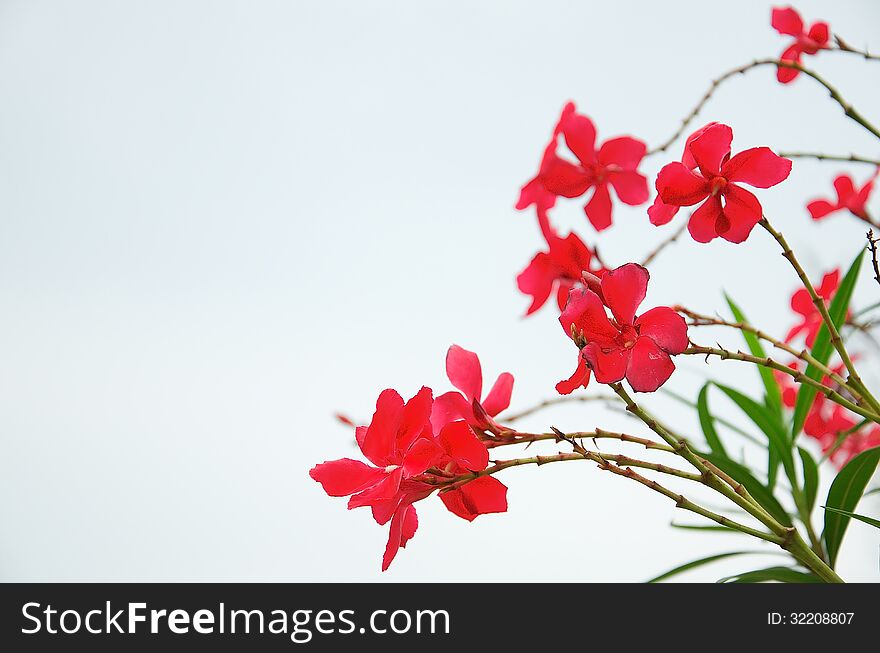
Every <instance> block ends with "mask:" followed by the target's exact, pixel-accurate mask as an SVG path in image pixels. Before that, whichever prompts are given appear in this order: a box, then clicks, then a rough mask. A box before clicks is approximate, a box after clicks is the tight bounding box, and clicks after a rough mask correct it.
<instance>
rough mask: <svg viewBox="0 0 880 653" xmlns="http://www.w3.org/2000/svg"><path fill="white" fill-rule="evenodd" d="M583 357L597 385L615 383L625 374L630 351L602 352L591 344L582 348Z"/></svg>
mask: <svg viewBox="0 0 880 653" xmlns="http://www.w3.org/2000/svg"><path fill="white" fill-rule="evenodd" d="M583 356H584V360H586V361H587V365H589V366H590V368H591V369H592V370H593V373H595V375H596V380H597V381H598V382H599V383H616V382H617V381H620V380H621V379H622V378H623V377H624V375H625V374H626V367H627V364H628V363H629V356H630V350H629V349H625V348H623V347H615V348H609V349H605V350H603V349H602V348H601V347H600V346H599V345H597V344H596V343H594V342H591V343H589V344H588V345H587V346H586V347H584V348H583Z"/></svg>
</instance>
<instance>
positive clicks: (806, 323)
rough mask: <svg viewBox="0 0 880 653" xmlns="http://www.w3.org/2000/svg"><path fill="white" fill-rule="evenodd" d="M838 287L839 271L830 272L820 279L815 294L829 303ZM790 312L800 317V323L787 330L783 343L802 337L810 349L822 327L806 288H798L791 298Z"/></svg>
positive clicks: (820, 319) (819, 316)
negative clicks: (820, 281)
mask: <svg viewBox="0 0 880 653" xmlns="http://www.w3.org/2000/svg"><path fill="white" fill-rule="evenodd" d="M839 285H840V269H836V270H832V271H831V272H829V273H828V274H826V275H825V276H823V277H822V283H821V285H819V287H818V288H816V294H818V295H819V297H821V298H822V299H824V300H825V301H826V302H830V301H831V299H832V297H834V293H835V292H837V287H838V286H839ZM791 310H793V311H794V312H795V313H798V314H799V315H800V316H801V321H800V322H799V323H798V324H796V325H794V326H793V327H792V328H791V329H790V330H789V332H788V335H786V336H785V342H791V341H792V340H794V339H795V338H797V337H798V336H800V335H804V337H805V339H806V343H807V347H812V346H813V341H814V340H815V339H816V334H818V333H819V329H820V328H821V327H822V316H821V315H820V314H819V311H818V310H817V309H816V305H815V304H814V303H813V299H812V297H810V293H809V292H808V291H807V289H806V288H799V289H798V290H796V291H795V293H794V294H793V295H792V296H791Z"/></svg>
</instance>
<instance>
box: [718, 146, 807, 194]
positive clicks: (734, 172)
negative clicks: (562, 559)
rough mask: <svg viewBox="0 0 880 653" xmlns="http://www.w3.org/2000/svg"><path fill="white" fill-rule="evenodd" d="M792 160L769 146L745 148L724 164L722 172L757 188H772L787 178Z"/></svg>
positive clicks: (727, 176) (728, 176)
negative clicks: (774, 151) (776, 152)
mask: <svg viewBox="0 0 880 653" xmlns="http://www.w3.org/2000/svg"><path fill="white" fill-rule="evenodd" d="M789 173H791V161H789V160H788V159H784V158H783V157H781V156H779V155H777V154H774V153H773V151H772V150H771V149H770V148H769V147H753V148H751V149H748V150H744V151H742V152H740V153H739V154H737V155H736V156H734V157H733V158H732V159H730V161H728V162H727V163H725V164H724V167H723V169H722V174H723V175H724V176H725V177H726V178H727V180H728V181H738V182H742V183H744V184H749V185H750V186H755V187H756V188H770V187H771V186H775V185H776V184H778V183H781V182H782V181H784V180H786V179H787V178H788V175H789Z"/></svg>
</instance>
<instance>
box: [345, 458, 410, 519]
mask: <svg viewBox="0 0 880 653" xmlns="http://www.w3.org/2000/svg"><path fill="white" fill-rule="evenodd" d="M383 472H384V470H383ZM402 479H403V468H401V467H398V468H397V469H395V470H394V471H392V472H391V473H390V474H387V473H386V474H385V478H384V479H383V480H382V481H380V482H379V483H377V484H376V485H374V486H373V487H371V488H367V489H366V490H363V491H362V492H360V493H358V494H355V495H353V496H352V497H351V498H350V499H349V500H348V509H349V510H354V509H355V508H361V507H363V506H371V505H373V504H374V503H379V502H384V501H388V500H389V499H391V498H393V497H394V495H396V494H397V490H399V489H400V481H401V480H402Z"/></svg>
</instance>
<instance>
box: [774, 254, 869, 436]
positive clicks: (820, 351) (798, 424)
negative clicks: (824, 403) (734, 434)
mask: <svg viewBox="0 0 880 653" xmlns="http://www.w3.org/2000/svg"><path fill="white" fill-rule="evenodd" d="M864 255H865V252H864V250H862V251H861V252H860V253H859V255H858V256H857V257H856V260H855V261H853V263H852V265H851V266H850V268H849V270H848V271H847V273H846V276H844V277H843V281H841V282H840V286H839V287H838V288H837V292H836V293H834V298H833V299H832V300H831V305H830V306H829V307H828V313H829V315H831V321H832V322H833V323H834V325H835V326H836V327H837V328H838V330H839V329H840V326H841V325H842V324H843V321H844V320H845V319H846V312H847V310H848V309H849V302H850V299H852V294H853V290H855V287H856V281H857V280H858V277H859V269H860V268H861V265H862V257H863V256H864ZM833 350H834V345H833V344H832V343H831V334H830V333H829V332H828V327H827V326H826V325H825V324H824V323H823V324H822V326H821V328H820V329H819V333H818V334H817V335H816V339H815V340H814V341H813V350H812V352H810V353H811V354H812V355H813V358H815V359H816V360H817V361H819V362H820V363H822V365H827V364H828V360H829V359H830V358H831V352H832V351H833ZM805 374H806V375H807V376H808V377H809V378H811V379H813V380H814V381H821V380H822V376H823V375H822V372H821V371H820V370H819V369H818V368H816V367H814V366H813V365H807V370H806V372H805ZM800 385H801V387H800V389H799V390H798V394H797V399H796V400H795V404H794V417H793V418H792V425H791V437H792V439H794V438H796V437H797V436H798V434H799V433H800V432H801V429H803V428H804V421H806V419H807V413H808V412H809V411H810V406H812V405H813V399H814V398H815V397H816V389H815V388H813V387H812V386H809V385H807V384H805V383H802V384H800Z"/></svg>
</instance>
